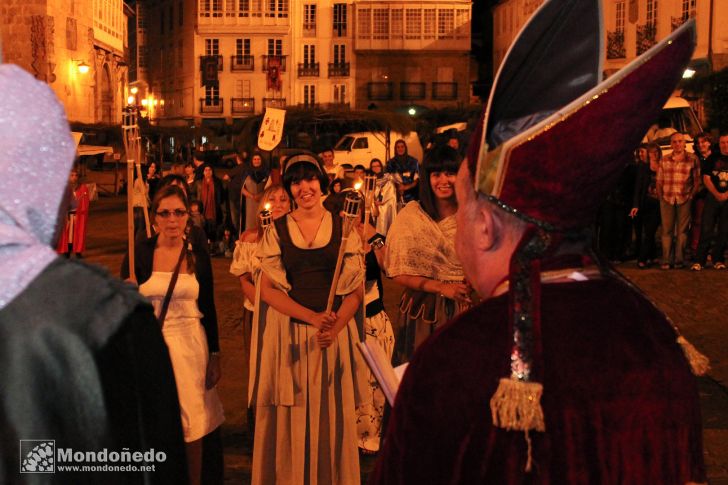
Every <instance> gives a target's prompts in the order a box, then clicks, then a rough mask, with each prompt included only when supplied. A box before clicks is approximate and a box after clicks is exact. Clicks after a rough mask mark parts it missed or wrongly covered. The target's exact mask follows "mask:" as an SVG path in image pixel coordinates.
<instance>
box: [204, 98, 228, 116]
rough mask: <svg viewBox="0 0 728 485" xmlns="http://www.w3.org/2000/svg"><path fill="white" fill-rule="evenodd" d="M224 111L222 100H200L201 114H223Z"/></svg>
mask: <svg viewBox="0 0 728 485" xmlns="http://www.w3.org/2000/svg"><path fill="white" fill-rule="evenodd" d="M223 109H224V103H223V99H222V98H200V114H221V113H222V112H223Z"/></svg>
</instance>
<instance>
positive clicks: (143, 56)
mask: <svg viewBox="0 0 728 485" xmlns="http://www.w3.org/2000/svg"><path fill="white" fill-rule="evenodd" d="M137 53H138V56H139V59H137V62H138V63H139V68H141V69H146V67H147V46H145V45H140V46H139V47H138V48H137Z"/></svg>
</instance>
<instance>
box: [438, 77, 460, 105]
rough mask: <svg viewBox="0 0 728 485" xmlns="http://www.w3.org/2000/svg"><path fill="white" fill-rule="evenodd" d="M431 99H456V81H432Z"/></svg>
mask: <svg viewBox="0 0 728 485" xmlns="http://www.w3.org/2000/svg"><path fill="white" fill-rule="evenodd" d="M432 99H436V100H440V101H443V100H452V99H458V83H439V82H438V83H432Z"/></svg>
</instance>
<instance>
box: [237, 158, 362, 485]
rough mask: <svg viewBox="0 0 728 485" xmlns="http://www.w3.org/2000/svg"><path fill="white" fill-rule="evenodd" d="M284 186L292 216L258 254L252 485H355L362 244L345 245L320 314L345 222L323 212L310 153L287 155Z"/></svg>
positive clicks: (323, 178) (318, 172)
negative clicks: (333, 297) (339, 268)
mask: <svg viewBox="0 0 728 485" xmlns="http://www.w3.org/2000/svg"><path fill="white" fill-rule="evenodd" d="M283 185H284V187H285V188H286V191H287V192H288V193H289V195H290V197H291V199H292V200H293V201H294V202H295V203H296V207H297V208H296V209H295V210H294V211H293V212H291V213H290V214H288V215H286V216H285V217H282V218H280V219H278V220H277V221H275V222H274V223H273V224H272V225H271V226H269V227H268V229H267V230H266V232H265V233H264V234H263V238H262V240H261V242H260V245H259V248H258V253H257V255H258V258H259V259H260V267H261V277H260V283H259V284H260V290H259V291H260V299H259V300H258V301H257V302H256V311H255V318H256V319H257V325H256V323H255V322H254V324H253V329H254V333H253V336H252V345H253V348H252V350H251V354H252V355H253V356H254V357H255V356H258V358H257V359H256V362H257V367H256V368H253V369H251V381H250V386H249V389H250V391H249V392H250V398H251V403H254V404H255V414H256V423H255V444H254V448H253V483H254V484H263V483H309V484H312V485H316V484H321V485H324V484H326V485H328V484H342V485H343V484H350V483H358V482H359V480H360V477H359V456H358V451H357V432H356V416H355V408H356V406H357V404H359V403H360V402H361V397H362V396H363V395H364V391H365V389H366V388H365V387H359V386H365V385H366V382H365V378H364V379H360V378H358V376H357V373H358V372H361V365H362V364H361V357H360V355H359V353H358V351H357V350H356V349H355V348H354V343H355V342H356V341H357V339H358V338H359V336H358V332H357V328H356V325H355V322H354V320H353V317H354V314H355V312H356V311H357V309H358V308H359V306H360V303H361V298H362V297H361V291H360V290H361V287H362V279H363V277H364V271H363V263H362V249H361V248H362V244H361V240H360V239H359V237H358V236H357V235H356V234H355V233H354V232H352V234H351V236H350V237H349V238H348V241H347V243H346V246H345V248H344V249H345V252H344V259H343V264H342V271H341V277H340V279H339V281H338V285H337V287H336V295H337V297H336V302H335V304H334V307H333V312H328V313H327V312H326V307H327V300H328V295H329V288H330V287H331V285H332V279H333V275H334V268H335V266H336V260H337V255H338V253H339V247H340V245H341V244H343V243H342V239H343V238H342V224H341V219H340V218H339V217H338V216H334V215H332V214H331V213H330V212H328V211H327V210H326V209H324V207H323V206H322V204H321V195H322V193H324V192H325V191H326V187H327V185H328V177H327V175H326V172H325V171H324V169H323V167H322V165H321V163H320V162H319V161H318V159H317V158H315V157H314V156H312V155H309V154H299V155H294V156H291V157H289V158H288V159H287V160H286V165H285V167H284V171H283Z"/></svg>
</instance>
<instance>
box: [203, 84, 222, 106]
mask: <svg viewBox="0 0 728 485" xmlns="http://www.w3.org/2000/svg"><path fill="white" fill-rule="evenodd" d="M219 104H220V88H218V87H215V86H205V106H217V105H219Z"/></svg>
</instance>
